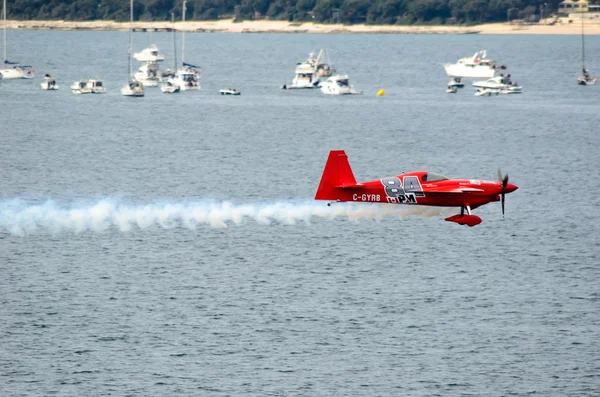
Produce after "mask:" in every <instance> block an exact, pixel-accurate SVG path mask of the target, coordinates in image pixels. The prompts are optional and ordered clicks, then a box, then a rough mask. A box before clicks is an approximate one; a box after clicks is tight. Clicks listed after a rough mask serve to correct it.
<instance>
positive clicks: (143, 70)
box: [134, 62, 160, 87]
mask: <svg viewBox="0 0 600 397" xmlns="http://www.w3.org/2000/svg"><path fill="white" fill-rule="evenodd" d="M158 74H159V73H158V64H156V63H153V62H146V63H144V64H142V66H140V68H139V69H138V71H137V72H135V75H134V76H135V79H136V80H137V81H139V82H140V83H142V84H143V85H144V87H156V86H158V82H159V80H160V77H159V75H158Z"/></svg>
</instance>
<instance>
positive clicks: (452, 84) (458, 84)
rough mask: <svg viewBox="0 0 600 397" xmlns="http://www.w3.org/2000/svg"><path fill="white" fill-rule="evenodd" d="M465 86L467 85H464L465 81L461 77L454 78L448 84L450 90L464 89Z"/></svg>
mask: <svg viewBox="0 0 600 397" xmlns="http://www.w3.org/2000/svg"><path fill="white" fill-rule="evenodd" d="M464 86H465V83H463V81H462V79H461V78H460V77H454V78H453V79H451V80H450V81H449V82H448V88H450V87H456V88H463V87H464Z"/></svg>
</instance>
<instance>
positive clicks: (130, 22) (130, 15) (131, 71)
mask: <svg viewBox="0 0 600 397" xmlns="http://www.w3.org/2000/svg"><path fill="white" fill-rule="evenodd" d="M5 1H6V0H5ZM132 52H133V0H131V1H130V2H129V57H128V58H129V67H128V69H129V77H130V78H131V79H133V64H132V62H131V55H132Z"/></svg>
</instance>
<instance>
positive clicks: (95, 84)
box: [87, 80, 106, 94]
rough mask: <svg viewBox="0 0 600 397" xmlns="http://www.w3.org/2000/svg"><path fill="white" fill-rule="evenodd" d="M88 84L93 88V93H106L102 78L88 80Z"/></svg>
mask: <svg viewBox="0 0 600 397" xmlns="http://www.w3.org/2000/svg"><path fill="white" fill-rule="evenodd" d="M87 86H88V87H89V88H90V89H91V90H92V94H106V88H104V83H102V81H101V80H88V81H87Z"/></svg>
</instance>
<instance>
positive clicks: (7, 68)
mask: <svg viewBox="0 0 600 397" xmlns="http://www.w3.org/2000/svg"><path fill="white" fill-rule="evenodd" d="M3 14H4V52H3V58H2V59H3V60H2V65H0V74H1V75H2V78H3V79H32V78H34V77H35V70H34V69H33V68H32V67H31V66H24V65H20V64H19V63H18V62H11V61H9V60H8V59H7V58H6V0H4V8H3Z"/></svg>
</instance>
